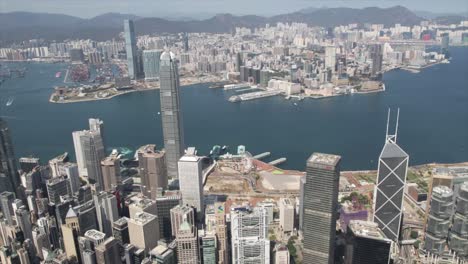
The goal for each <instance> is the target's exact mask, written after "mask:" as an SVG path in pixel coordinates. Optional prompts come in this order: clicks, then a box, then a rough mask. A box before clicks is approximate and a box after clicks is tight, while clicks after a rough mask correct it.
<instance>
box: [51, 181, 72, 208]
mask: <svg viewBox="0 0 468 264" xmlns="http://www.w3.org/2000/svg"><path fill="white" fill-rule="evenodd" d="M69 184H70V183H69V181H68V180H67V179H65V178H64V177H55V178H52V179H50V180H47V183H46V186H47V194H48V195H49V203H50V204H54V205H55V204H59V203H61V197H63V196H65V198H68V197H69V196H70V191H71V190H70V185H69Z"/></svg>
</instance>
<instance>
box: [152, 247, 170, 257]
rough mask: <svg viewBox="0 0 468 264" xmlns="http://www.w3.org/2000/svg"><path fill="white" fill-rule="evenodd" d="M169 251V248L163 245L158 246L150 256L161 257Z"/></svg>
mask: <svg viewBox="0 0 468 264" xmlns="http://www.w3.org/2000/svg"><path fill="white" fill-rule="evenodd" d="M167 250H168V248H167V247H166V246H163V245H158V246H157V247H155V248H153V249H152V250H151V252H150V254H151V255H152V256H161V255H163V254H164V253H165V252H166V251H167Z"/></svg>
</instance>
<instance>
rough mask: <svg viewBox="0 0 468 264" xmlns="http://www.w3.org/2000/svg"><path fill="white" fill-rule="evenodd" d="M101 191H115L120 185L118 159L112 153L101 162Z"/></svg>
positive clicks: (115, 154)
mask: <svg viewBox="0 0 468 264" xmlns="http://www.w3.org/2000/svg"><path fill="white" fill-rule="evenodd" d="M101 169H102V183H103V186H102V189H103V190H104V191H106V192H112V191H115V190H116V188H117V186H118V185H119V183H120V158H119V156H118V153H116V152H113V153H112V154H111V155H110V156H108V157H106V158H105V159H103V160H102V161H101Z"/></svg>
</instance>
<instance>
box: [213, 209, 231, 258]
mask: <svg viewBox="0 0 468 264" xmlns="http://www.w3.org/2000/svg"><path fill="white" fill-rule="evenodd" d="M214 207H215V208H214V209H215V219H216V227H215V232H216V237H217V248H218V263H219V264H227V263H229V256H228V251H227V246H228V245H227V238H228V237H227V227H226V211H225V204H224V203H215V205H214Z"/></svg>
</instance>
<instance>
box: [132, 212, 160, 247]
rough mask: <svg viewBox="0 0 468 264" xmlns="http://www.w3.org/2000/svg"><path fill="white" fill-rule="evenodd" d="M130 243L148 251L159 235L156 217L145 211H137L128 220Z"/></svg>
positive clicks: (155, 244)
mask: <svg viewBox="0 0 468 264" xmlns="http://www.w3.org/2000/svg"><path fill="white" fill-rule="evenodd" d="M128 233H129V235H130V243H131V244H132V245H135V246H136V247H138V248H140V249H143V250H144V251H145V252H146V253H149V251H150V250H151V249H153V248H154V247H156V246H157V244H158V240H159V239H160V235H159V222H158V217H157V216H155V215H152V214H148V213H145V212H139V213H137V214H136V215H135V217H133V218H130V220H128Z"/></svg>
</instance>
